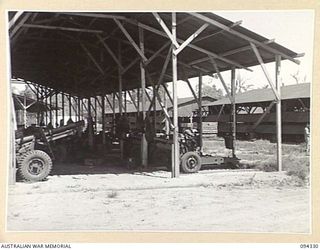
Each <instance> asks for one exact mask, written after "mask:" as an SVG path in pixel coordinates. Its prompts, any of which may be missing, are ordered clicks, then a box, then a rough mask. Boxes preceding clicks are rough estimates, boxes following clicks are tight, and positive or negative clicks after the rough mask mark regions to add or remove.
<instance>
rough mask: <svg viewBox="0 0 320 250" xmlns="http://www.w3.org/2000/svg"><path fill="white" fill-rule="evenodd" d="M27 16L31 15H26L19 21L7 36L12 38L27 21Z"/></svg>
mask: <svg viewBox="0 0 320 250" xmlns="http://www.w3.org/2000/svg"><path fill="white" fill-rule="evenodd" d="M29 16H31V13H26V14H25V16H24V17H23V18H22V19H21V20H20V22H19V23H18V24H17V25H15V26H14V27H13V29H12V31H11V32H10V35H9V36H10V38H12V37H13V36H14V35H15V34H16V32H17V31H18V30H19V29H20V28H21V27H22V26H23V25H24V23H25V22H26V21H27V19H28V18H29Z"/></svg>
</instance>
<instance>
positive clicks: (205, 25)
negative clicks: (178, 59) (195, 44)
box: [173, 23, 209, 55]
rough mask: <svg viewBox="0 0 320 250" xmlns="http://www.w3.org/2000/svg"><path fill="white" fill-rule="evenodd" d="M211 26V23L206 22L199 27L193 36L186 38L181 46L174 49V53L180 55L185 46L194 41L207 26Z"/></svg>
mask: <svg viewBox="0 0 320 250" xmlns="http://www.w3.org/2000/svg"><path fill="white" fill-rule="evenodd" d="M208 26H209V24H207V23H205V24H204V25H202V26H201V27H200V28H199V29H197V31H196V32H194V33H193V34H192V35H191V36H189V37H188V39H187V40H185V41H184V42H183V43H182V44H181V45H180V46H179V48H177V49H176V50H174V52H173V53H174V54H175V55H178V54H179V53H180V52H181V51H182V50H183V49H184V48H185V47H187V46H188V45H189V44H190V43H191V42H192V41H193V39H195V38H196V37H197V36H198V35H199V34H200V33H201V32H202V31H204V30H205V29H206V28H207V27H208Z"/></svg>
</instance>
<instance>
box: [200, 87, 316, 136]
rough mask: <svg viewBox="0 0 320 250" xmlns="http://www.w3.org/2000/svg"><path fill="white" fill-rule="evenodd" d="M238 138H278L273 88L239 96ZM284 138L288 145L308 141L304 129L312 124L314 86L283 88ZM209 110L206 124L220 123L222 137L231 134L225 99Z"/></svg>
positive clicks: (237, 107)
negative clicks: (305, 139)
mask: <svg viewBox="0 0 320 250" xmlns="http://www.w3.org/2000/svg"><path fill="white" fill-rule="evenodd" d="M235 104H236V114H237V125H236V127H237V134H238V136H239V137H244V138H248V136H251V137H253V136H259V137H263V138H270V139H273V137H274V136H275V135H276V127H275V122H276V109H275V102H274V98H273V93H272V90H271V89H270V88H264V89H254V90H250V91H247V92H243V93H238V94H237V95H236V96H235ZM281 105H282V110H281V111H282V137H283V138H285V139H286V140H287V141H295V140H299V141H301V140H304V128H305V127H306V126H307V124H309V123H310V83H301V84H295V85H287V86H283V87H281ZM203 107H205V109H206V110H207V114H206V117H205V118H204V121H207V122H218V123H219V126H218V133H219V134H220V135H223V134H226V133H231V131H230V127H229V123H230V110H231V102H230V100H229V99H228V98H222V99H220V100H217V101H214V102H212V103H207V104H203Z"/></svg>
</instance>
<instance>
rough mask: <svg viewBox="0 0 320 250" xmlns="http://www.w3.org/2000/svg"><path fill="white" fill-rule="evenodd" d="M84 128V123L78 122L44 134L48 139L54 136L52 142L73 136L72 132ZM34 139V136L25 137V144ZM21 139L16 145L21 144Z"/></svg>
mask: <svg viewBox="0 0 320 250" xmlns="http://www.w3.org/2000/svg"><path fill="white" fill-rule="evenodd" d="M83 126H84V121H78V122H74V123H70V124H68V125H65V126H61V127H59V128H54V129H50V130H47V131H44V134H45V136H46V137H50V136H52V137H51V140H58V139H61V138H63V137H66V136H68V135H72V134H73V132H72V130H74V129H78V128H81V127H83ZM68 131H69V132H70V133H69V132H68ZM55 135H57V136H55ZM33 138H34V135H29V136H23V143H27V142H30V141H32V140H33ZM21 139H22V137H18V138H16V140H15V141H16V143H19V142H20V140H21ZM49 139H50V138H49Z"/></svg>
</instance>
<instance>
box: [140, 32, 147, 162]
mask: <svg viewBox="0 0 320 250" xmlns="http://www.w3.org/2000/svg"><path fill="white" fill-rule="evenodd" d="M139 45H140V50H141V52H142V53H143V55H144V35H143V29H142V28H141V27H139ZM140 73H141V91H142V96H141V109H142V119H143V122H145V119H146V72H145V69H144V65H143V61H142V60H140ZM141 159H142V167H147V165H148V143H147V140H146V133H145V130H144V131H143V134H142V141H141Z"/></svg>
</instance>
